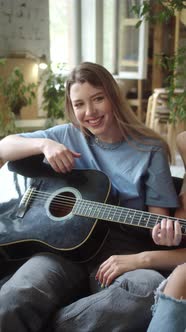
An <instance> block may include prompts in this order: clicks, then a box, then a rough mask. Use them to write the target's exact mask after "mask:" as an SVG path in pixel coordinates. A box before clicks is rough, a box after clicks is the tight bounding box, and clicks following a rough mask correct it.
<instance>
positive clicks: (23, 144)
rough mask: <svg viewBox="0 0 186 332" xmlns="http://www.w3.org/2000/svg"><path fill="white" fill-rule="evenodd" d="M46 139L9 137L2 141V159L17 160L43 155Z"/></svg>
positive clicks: (0, 142)
mask: <svg viewBox="0 0 186 332" xmlns="http://www.w3.org/2000/svg"><path fill="white" fill-rule="evenodd" d="M44 140H45V139H44V138H25V137H21V136H18V135H9V136H7V137H5V138H4V139H2V140H1V141H0V159H1V160H3V161H4V162H5V161H9V160H17V159H22V158H25V157H29V156H32V155H37V154H40V153H42V151H43V144H44Z"/></svg>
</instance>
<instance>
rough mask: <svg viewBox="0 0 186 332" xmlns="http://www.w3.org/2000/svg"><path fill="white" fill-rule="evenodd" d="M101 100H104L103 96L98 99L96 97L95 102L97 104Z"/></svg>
mask: <svg viewBox="0 0 186 332" xmlns="http://www.w3.org/2000/svg"><path fill="white" fill-rule="evenodd" d="M103 99H104V96H99V97H96V98H95V101H96V102H98V103H99V102H100V101H102V100H103Z"/></svg>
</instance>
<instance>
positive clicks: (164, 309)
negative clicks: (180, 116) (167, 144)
mask: <svg viewBox="0 0 186 332" xmlns="http://www.w3.org/2000/svg"><path fill="white" fill-rule="evenodd" d="M185 142H186V132H185V131H184V132H181V133H180V134H178V136H177V139H176V143H177V148H178V150H179V152H180V155H181V157H182V160H183V163H184V166H185V165H186V143H185ZM179 198H180V203H181V204H180V207H179V209H177V210H176V217H178V218H183V219H186V176H184V179H183V184H182V188H181V191H180V195H179ZM171 226H172V225H171ZM165 234H166V231H165ZM172 234H173V233H172ZM165 236H166V235H165ZM165 236H164V237H163V233H162V229H161V232H160V233H159V225H157V226H155V227H154V229H153V239H154V241H155V242H156V243H157V244H161V242H163V243H164V244H166V243H167V245H171V244H173V243H172V240H173V238H172V240H171V238H170V237H169V239H167V241H166V238H165ZM155 294H156V297H155V304H154V305H153V307H152V309H153V318H152V321H151V323H150V325H149V328H148V332H156V331H158V332H175V331H176V332H183V331H186V315H185V313H186V264H182V265H178V266H177V267H176V268H175V270H174V271H173V273H172V274H171V275H170V276H169V277H168V279H166V280H164V281H163V282H162V283H161V284H160V286H159V287H158V289H157V291H155Z"/></svg>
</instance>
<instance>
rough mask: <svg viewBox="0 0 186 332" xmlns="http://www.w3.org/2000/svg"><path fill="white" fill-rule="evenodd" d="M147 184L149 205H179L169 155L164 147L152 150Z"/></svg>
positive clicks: (147, 203)
mask: <svg viewBox="0 0 186 332" xmlns="http://www.w3.org/2000/svg"><path fill="white" fill-rule="evenodd" d="M145 185H146V205H147V206H159V207H166V208H176V207H178V206H179V200H178V196H177V193H176V190H175V187H174V183H173V179H172V177H171V172H170V167H169V164H168V160H167V156H166V154H165V152H164V151H163V149H162V148H159V149H157V150H156V151H152V154H151V158H150V161H149V167H148V170H147V176H146V179H145Z"/></svg>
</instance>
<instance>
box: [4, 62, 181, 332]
mask: <svg viewBox="0 0 186 332" xmlns="http://www.w3.org/2000/svg"><path fill="white" fill-rule="evenodd" d="M66 111H67V114H68V116H69V119H70V123H67V124H64V125H60V126H56V127H54V128H50V129H47V130H41V131H37V132H34V133H27V134H22V135H11V136H8V137H6V138H4V139H3V140H2V141H1V142H0V158H1V159H3V160H4V161H7V160H16V159H21V158H24V157H28V156H32V155H39V154H41V153H43V154H44V157H45V162H48V163H49V164H50V165H51V166H52V168H53V169H54V170H55V171H56V172H59V173H69V172H71V170H72V169H73V168H76V169H92V170H93V169H94V170H95V169H96V170H101V171H102V172H104V173H105V174H106V175H107V176H108V177H109V178H110V180H111V183H112V186H113V196H116V195H119V199H120V205H122V206H125V207H127V208H129V209H136V210H137V211H139V210H145V211H148V212H150V213H155V214H161V215H165V216H168V215H169V208H176V207H177V206H178V200H177V195H176V193H175V190H174V186H173V183H172V179H171V174H170V170H169V165H168V148H167V145H166V144H165V143H164V142H163V140H161V138H160V137H158V136H157V135H156V134H155V133H154V132H153V131H151V130H149V129H148V128H146V127H145V126H144V125H142V124H141V123H140V122H138V121H137V119H136V117H135V116H134V115H133V113H132V112H131V111H130V109H129V108H128V106H127V104H126V103H125V101H124V100H123V98H122V95H121V92H120V90H119V88H118V85H117V83H116V82H115V80H114V78H113V77H112V75H111V74H110V73H109V72H108V71H107V70H106V69H105V68H103V67H102V66H100V65H98V64H94V63H89V62H85V63H82V64H80V65H79V66H77V67H76V68H75V69H74V70H73V71H72V73H71V74H70V75H69V78H68V80H67V82H66ZM90 190H91V188H90ZM139 223H140V215H139ZM109 225H110V228H109V229H110V232H109V234H108V236H107V237H106V238H105V240H104V242H103V243H102V247H101V248H100V249H99V251H98V252H97V254H96V255H95V256H94V257H92V258H91V259H90V260H88V261H86V262H81V263H75V262H73V261H71V260H70V259H66V258H64V257H62V256H60V255H55V254H52V253H50V254H47V253H40V254H37V255H35V256H33V257H32V258H30V259H29V260H28V261H27V262H26V263H25V264H24V265H23V266H22V267H21V268H20V269H19V270H18V271H17V272H16V273H15V274H14V275H13V277H12V278H10V279H9V281H7V282H6V283H5V284H4V285H3V286H2V288H1V290H0V303H1V306H0V330H1V331H2V332H10V331H12V328H13V329H14V330H17V331H19V332H23V331H24V332H25V331H32V332H36V331H37V332H38V331H46V329H47V328H46V327H48V329H49V331H50V332H51V331H55V332H59V331H63V332H64V331H74V332H75V331H78V332H80V331H81V332H83V331H86V332H88V331H97V332H99V331H100V332H102V331H108V332H109V331H110V332H113V331H118V332H119V331H125V332H127V331H136V330H138V331H139V330H140V331H146V330H147V327H148V324H149V322H150V319H151V310H150V308H151V305H152V303H153V291H154V290H155V289H156V287H157V286H158V285H159V283H160V282H161V281H162V280H163V279H164V277H163V275H164V274H165V273H166V272H167V271H169V272H170V271H171V270H172V269H173V268H174V267H175V266H176V265H177V264H180V263H182V262H184V260H185V259H186V250H185V249H182V248H181V249H180V248H179V249H174V248H172V247H171V249H172V250H168V249H169V248H168V249H166V248H161V249H160V247H158V246H156V245H155V244H154V243H153V241H152V237H151V234H150V232H149V230H147V229H145V228H144V229H143V228H140V227H132V226H128V227H127V226H123V225H121V226H120V225H116V224H115V223H110V224H109ZM170 225H171V229H170ZM169 230H170V231H169ZM156 233H157V234H158V239H159V240H160V241H161V244H167V243H168V241H169V240H170V239H171V243H173V244H174V245H177V244H178V243H179V241H180V238H181V229H180V226H179V224H178V223H176V224H175V228H174V229H173V227H172V224H171V222H170V221H168V220H167V219H166V218H164V219H163V221H162V230H161V227H160V228H159V229H158V230H156ZM59 236H61V234H59ZM69 236H70V234H69ZM162 249H165V250H162Z"/></svg>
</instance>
